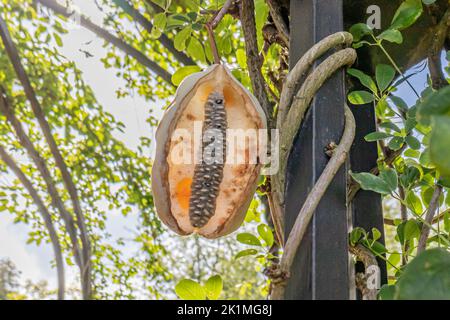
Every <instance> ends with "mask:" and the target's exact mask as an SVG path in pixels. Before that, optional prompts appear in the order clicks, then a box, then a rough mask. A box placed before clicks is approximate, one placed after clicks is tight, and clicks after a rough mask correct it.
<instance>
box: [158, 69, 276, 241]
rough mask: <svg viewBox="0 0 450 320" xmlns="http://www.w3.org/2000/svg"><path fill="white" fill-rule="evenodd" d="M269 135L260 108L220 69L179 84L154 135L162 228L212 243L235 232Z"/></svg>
mask: <svg viewBox="0 0 450 320" xmlns="http://www.w3.org/2000/svg"><path fill="white" fill-rule="evenodd" d="M266 134H267V133H266V116H265V114H264V111H263V109H262V108H261V106H260V105H259V103H258V101H257V100H256V98H255V97H254V96H253V95H252V94H251V93H250V92H249V91H248V90H247V89H245V88H244V87H243V86H242V85H241V84H240V83H239V82H238V81H237V80H236V79H235V78H234V77H233V75H232V74H231V72H230V71H229V70H228V69H227V68H226V67H225V66H223V65H217V64H216V65H212V66H210V67H209V68H208V69H206V70H205V71H203V72H199V73H195V74H192V75H190V76H189V77H187V78H186V79H184V80H183V82H182V83H181V84H180V86H179V88H178V90H177V93H176V95H175V100H174V102H173V104H172V105H171V106H170V107H169V108H168V109H167V111H166V112H165V114H164V116H163V118H162V120H161V122H160V124H159V126H158V129H157V131H156V154H155V160H154V162H153V167H152V190H153V196H154V203H155V206H156V210H157V213H158V215H159V217H160V219H161V220H162V221H163V222H164V224H166V225H167V226H168V227H169V228H170V229H171V230H173V231H175V232H176V233H178V234H180V235H189V234H191V233H198V234H200V235H202V236H204V237H206V238H211V239H213V238H217V237H221V236H224V235H226V234H229V233H231V232H233V231H235V230H236V229H237V228H238V227H239V226H240V225H241V224H242V222H243V220H244V218H245V214H246V212H247V209H248V207H249V205H250V202H251V201H252V198H253V195H254V193H255V190H256V187H257V183H258V177H259V174H260V170H261V161H260V155H261V153H260V152H261V150H265V146H263V145H262V144H265V143H266V141H267V139H266V138H267V137H265V135H266Z"/></svg>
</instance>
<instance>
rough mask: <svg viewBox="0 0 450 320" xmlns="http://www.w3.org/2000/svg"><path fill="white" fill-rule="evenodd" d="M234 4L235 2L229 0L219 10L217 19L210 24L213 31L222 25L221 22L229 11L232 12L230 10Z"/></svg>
mask: <svg viewBox="0 0 450 320" xmlns="http://www.w3.org/2000/svg"><path fill="white" fill-rule="evenodd" d="M233 2H234V0H227V1H226V2H225V3H224V4H223V6H222V8H221V9H220V10H219V12H217V14H216V15H215V17H214V18H213V19H212V20H211V22H210V25H211V28H212V29H215V28H216V27H217V25H218V24H219V23H220V21H222V19H223V17H224V16H225V15H226V14H227V13H228V10H230V8H231V7H232V5H233Z"/></svg>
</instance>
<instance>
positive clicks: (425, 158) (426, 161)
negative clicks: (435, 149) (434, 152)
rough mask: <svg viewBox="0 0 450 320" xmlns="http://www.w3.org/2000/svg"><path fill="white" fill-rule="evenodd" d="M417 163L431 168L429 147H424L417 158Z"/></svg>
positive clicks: (432, 166)
mask: <svg viewBox="0 0 450 320" xmlns="http://www.w3.org/2000/svg"><path fill="white" fill-rule="evenodd" d="M419 163H420V164H421V165H422V166H424V167H425V168H429V169H433V168H434V165H433V164H432V163H431V156H430V149H429V148H426V149H425V150H424V151H423V152H422V154H421V155H420V158H419Z"/></svg>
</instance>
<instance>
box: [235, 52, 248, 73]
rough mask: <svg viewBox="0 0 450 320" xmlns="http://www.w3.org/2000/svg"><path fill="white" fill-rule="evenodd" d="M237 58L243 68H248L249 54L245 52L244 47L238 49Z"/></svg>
mask: <svg viewBox="0 0 450 320" xmlns="http://www.w3.org/2000/svg"><path fill="white" fill-rule="evenodd" d="M236 60H237V63H238V65H239V67H241V68H242V69H245V68H247V55H246V54H245V50H244V49H237V50H236Z"/></svg>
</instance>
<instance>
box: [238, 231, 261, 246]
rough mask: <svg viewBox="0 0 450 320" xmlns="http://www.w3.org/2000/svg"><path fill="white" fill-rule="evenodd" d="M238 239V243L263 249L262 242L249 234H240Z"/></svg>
mask: <svg viewBox="0 0 450 320" xmlns="http://www.w3.org/2000/svg"><path fill="white" fill-rule="evenodd" d="M236 239H237V241H239V242H240V243H243V244H248V245H250V246H258V247H261V241H259V239H258V238H257V237H256V236H254V235H253V234H251V233H248V232H244V233H239V234H238V235H237V237H236Z"/></svg>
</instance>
